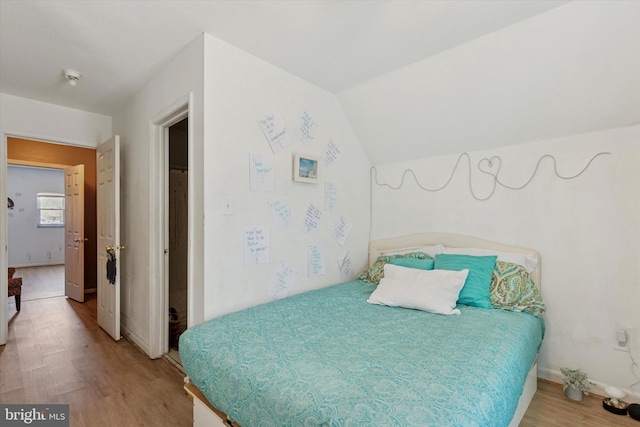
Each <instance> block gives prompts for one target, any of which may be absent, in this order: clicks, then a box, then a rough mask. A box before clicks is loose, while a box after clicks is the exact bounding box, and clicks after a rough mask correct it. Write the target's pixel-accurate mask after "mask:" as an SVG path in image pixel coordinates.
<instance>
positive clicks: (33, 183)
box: [7, 165, 64, 267]
mask: <svg viewBox="0 0 640 427" xmlns="http://www.w3.org/2000/svg"><path fill="white" fill-rule="evenodd" d="M7 190H8V192H7V193H8V195H9V197H11V199H12V200H13V202H14V203H15V206H14V208H13V209H12V210H11V211H10V212H9V213H8V214H7V216H8V217H9V218H8V228H9V230H8V241H9V265H10V266H12V267H29V266H37V265H56V264H64V227H38V216H39V211H38V206H37V202H36V199H37V194H38V193H58V194H64V171H63V170H61V169H48V168H32V167H25V166H12V165H9V166H8V168H7Z"/></svg>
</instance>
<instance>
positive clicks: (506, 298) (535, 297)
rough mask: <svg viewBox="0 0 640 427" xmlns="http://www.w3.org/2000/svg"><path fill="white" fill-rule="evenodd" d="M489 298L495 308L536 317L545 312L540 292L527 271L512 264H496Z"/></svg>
mask: <svg viewBox="0 0 640 427" xmlns="http://www.w3.org/2000/svg"><path fill="white" fill-rule="evenodd" d="M489 297H490V299H491V305H492V306H493V308H501V309H503V310H510V311H524V312H525V313H529V314H532V315H534V316H536V317H540V316H541V315H542V313H544V311H545V305H544V303H543V302H542V297H541V296H540V292H538V289H537V288H536V286H535V283H533V280H532V279H531V278H530V277H529V273H528V272H527V270H526V269H525V268H524V267H523V266H521V265H518V264H514V263H511V262H504V261H497V262H496V266H495V268H494V269H493V276H492V278H491V292H490V294H489Z"/></svg>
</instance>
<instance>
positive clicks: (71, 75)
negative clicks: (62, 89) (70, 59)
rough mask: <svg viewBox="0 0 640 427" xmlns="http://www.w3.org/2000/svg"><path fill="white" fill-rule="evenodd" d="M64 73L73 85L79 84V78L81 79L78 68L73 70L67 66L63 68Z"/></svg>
mask: <svg viewBox="0 0 640 427" xmlns="http://www.w3.org/2000/svg"><path fill="white" fill-rule="evenodd" d="M62 72H63V73H64V77H65V78H66V79H67V81H68V82H69V84H70V85H71V86H75V85H77V84H78V80H80V73H79V72H77V71H76V70H72V69H71V68H67V69H64V70H62Z"/></svg>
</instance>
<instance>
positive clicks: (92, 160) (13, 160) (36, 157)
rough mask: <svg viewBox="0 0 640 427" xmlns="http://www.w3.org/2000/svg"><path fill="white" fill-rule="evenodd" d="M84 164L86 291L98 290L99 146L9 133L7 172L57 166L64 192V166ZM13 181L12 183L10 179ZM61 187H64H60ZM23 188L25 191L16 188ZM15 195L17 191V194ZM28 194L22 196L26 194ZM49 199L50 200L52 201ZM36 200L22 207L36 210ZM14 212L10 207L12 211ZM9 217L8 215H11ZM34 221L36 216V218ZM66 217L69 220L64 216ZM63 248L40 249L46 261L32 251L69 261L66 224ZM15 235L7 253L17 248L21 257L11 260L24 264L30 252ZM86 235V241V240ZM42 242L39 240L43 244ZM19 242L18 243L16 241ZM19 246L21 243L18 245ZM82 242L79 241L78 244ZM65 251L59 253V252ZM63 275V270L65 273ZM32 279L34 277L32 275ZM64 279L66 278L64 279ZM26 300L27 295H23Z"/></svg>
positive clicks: (50, 259) (49, 258) (33, 256)
mask: <svg viewBox="0 0 640 427" xmlns="http://www.w3.org/2000/svg"><path fill="white" fill-rule="evenodd" d="M78 164H82V165H84V170H85V172H86V173H85V175H84V178H83V180H82V181H83V182H84V193H85V199H84V203H83V205H84V214H83V215H82V217H83V219H84V227H83V228H84V231H85V233H84V235H83V242H82V243H81V245H82V246H84V249H83V254H84V263H83V264H84V274H83V278H84V289H85V292H87V293H90V292H95V290H96V277H97V263H96V257H95V253H96V208H95V201H96V199H95V189H96V179H95V177H96V172H95V170H96V169H95V168H96V150H95V148H87V147H78V146H73V145H67V144H61V143H56V142H50V141H36V140H31V139H24V138H16V137H7V172H9V169H10V168H13V167H14V166H16V167H19V168H22V169H43V168H44V169H43V170H51V171H53V170H58V171H60V172H59V173H60V174H61V176H62V189H56V190H55V193H56V194H57V193H65V190H64V188H65V178H64V169H67V168H68V167H69V166H71V165H78ZM7 184H8V185H10V183H7ZM58 190H61V191H58ZM15 192H20V193H22V191H19V190H18V191H14V193H15ZM52 193H53V192H49V191H47V192H46V193H45V194H52ZM7 194H8V196H9V197H11V190H10V189H9V188H8V186H7ZM14 195H15V194H14ZM24 197H26V196H22V198H24ZM17 199H18V197H16V198H15V200H14V208H13V211H14V214H15V212H17V211H18V210H19V207H18V206H16V201H17ZM49 202H50V201H49ZM36 203H37V202H36V200H35V199H34V200H32V201H31V203H30V205H29V206H30V207H28V206H27V204H26V203H24V204H22V203H21V205H24V206H23V207H24V208H25V209H27V208H28V209H32V210H36V207H37V204H36ZM10 212H11V211H10ZM8 219H9V218H8ZM34 221H35V220H34ZM65 221H66V220H65ZM14 231H15V230H14V229H13V226H12V225H10V226H9V227H8V232H9V234H11V233H13V232H14ZM46 231H50V232H51V231H54V230H46ZM62 235H63V237H62V239H63V240H62V249H60V247H59V246H58V247H53V248H49V249H48V250H44V251H42V250H40V252H42V253H41V254H40V255H39V256H40V258H42V256H44V261H43V260H40V261H38V258H37V256H36V255H37V254H36V252H35V251H33V252H31V254H30V255H31V259H32V260H34V261H36V262H38V263H40V264H44V263H47V264H48V263H52V264H53V263H56V262H57V261H56V260H58V261H60V262H62V263H63V264H66V263H67V260H66V254H65V253H64V252H65V240H64V239H65V236H64V228H62ZM14 237H15V236H12V237H11V238H10V242H9V246H11V247H10V248H8V253H9V254H10V256H13V254H14V250H13V249H15V250H16V252H17V255H18V256H19V257H18V258H19V259H18V260H17V261H16V260H9V261H10V262H16V263H18V264H25V261H24V259H22V260H21V258H24V257H25V256H27V259H28V257H29V254H26V252H25V250H24V249H22V250H20V248H19V247H18V248H15V246H14V245H13V244H12V243H11V242H18V241H19V239H15V238H14ZM84 238H86V241H84ZM42 243H43V242H40V244H42ZM16 245H17V243H16ZM18 246H19V245H18ZM79 246H80V244H79ZM59 251H62V254H61V255H60V254H59V253H58V252H59ZM19 273H20V269H18V270H17V271H16V273H15V274H16V277H19V276H20V274H19ZM50 273H52V274H51V275H50V277H54V276H55V275H59V272H58V271H55V272H50ZM63 277H64V273H63ZM26 280H27V279H26V278H25V279H24V280H23V287H25V288H26V286H28V285H27V284H26V283H25V282H26ZM29 280H31V279H29ZM63 280H64V279H63ZM63 294H64V285H63ZM22 300H23V301H24V300H25V298H24V297H23V298H22Z"/></svg>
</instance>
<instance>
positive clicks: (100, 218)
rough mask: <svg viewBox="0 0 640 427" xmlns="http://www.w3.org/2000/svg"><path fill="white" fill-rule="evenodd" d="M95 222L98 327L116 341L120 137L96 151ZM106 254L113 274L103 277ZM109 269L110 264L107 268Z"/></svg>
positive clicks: (118, 298) (117, 320)
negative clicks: (112, 260) (113, 257)
mask: <svg viewBox="0 0 640 427" xmlns="http://www.w3.org/2000/svg"><path fill="white" fill-rule="evenodd" d="M96 169H97V180H96V187H97V188H96V221H97V228H98V230H97V238H98V242H97V245H98V325H100V327H101V328H102V329H104V330H105V331H106V332H107V333H108V334H109V335H111V337H112V338H113V339H114V340H116V341H118V340H119V339H120V338H121V337H120V275H121V274H120V273H121V271H120V254H121V251H122V250H123V249H124V245H123V246H121V245H120V137H119V136H118V135H116V136H114V137H113V138H111V139H110V140H108V141H106V142H104V143H103V144H101V145H99V146H98V148H97V151H96ZM109 252H111V253H112V254H113V255H114V256H115V261H114V264H115V275H114V274H113V270H111V273H112V274H111V275H110V279H109V278H108V277H107V270H108V265H107V262H108V260H109ZM112 265H113V264H112ZM109 267H111V265H110V266H109Z"/></svg>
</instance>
